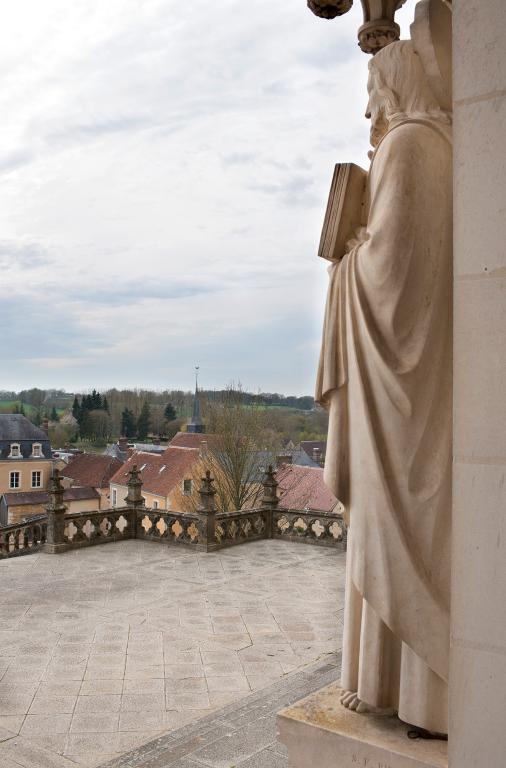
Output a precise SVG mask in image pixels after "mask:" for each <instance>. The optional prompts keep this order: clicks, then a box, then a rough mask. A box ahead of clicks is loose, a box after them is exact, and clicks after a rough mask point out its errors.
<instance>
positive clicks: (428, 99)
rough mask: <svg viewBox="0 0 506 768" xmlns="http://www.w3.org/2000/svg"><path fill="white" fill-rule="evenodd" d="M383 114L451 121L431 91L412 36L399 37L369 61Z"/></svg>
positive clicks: (388, 116)
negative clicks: (410, 37) (406, 37)
mask: <svg viewBox="0 0 506 768" xmlns="http://www.w3.org/2000/svg"><path fill="white" fill-rule="evenodd" d="M369 72H370V75H371V77H372V78H373V82H374V86H375V90H376V93H377V95H379V96H380V97H381V100H382V106H383V111H384V115H385V118H386V120H387V122H388V123H390V122H391V121H392V120H393V119H394V118H402V117H411V118H415V117H425V118H427V117H428V118H429V119H432V120H439V121H441V122H445V123H448V122H450V120H449V117H448V115H447V114H446V113H445V112H443V110H442V109H441V108H440V106H439V104H438V102H437V99H436V98H435V96H434V94H433V93H432V91H431V89H430V86H429V83H428V82H427V78H426V76H425V72H424V69H423V66H422V62H421V60H420V57H419V56H418V54H417V53H416V51H415V49H414V48H413V43H412V42H411V40H400V41H397V42H395V43H390V45H387V46H385V48H382V49H381V51H378V53H377V54H376V56H374V58H372V59H371V60H370V62H369Z"/></svg>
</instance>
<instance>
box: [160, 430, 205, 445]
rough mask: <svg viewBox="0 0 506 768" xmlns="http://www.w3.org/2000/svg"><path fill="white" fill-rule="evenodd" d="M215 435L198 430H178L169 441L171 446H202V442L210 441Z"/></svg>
mask: <svg viewBox="0 0 506 768" xmlns="http://www.w3.org/2000/svg"><path fill="white" fill-rule="evenodd" d="M212 439H213V435H206V434H203V433H200V434H199V433H198V432H178V433H177V435H174V437H173V438H172V440H171V441H170V443H169V448H200V446H201V444H202V442H204V443H205V442H207V443H209V441H210V440H212Z"/></svg>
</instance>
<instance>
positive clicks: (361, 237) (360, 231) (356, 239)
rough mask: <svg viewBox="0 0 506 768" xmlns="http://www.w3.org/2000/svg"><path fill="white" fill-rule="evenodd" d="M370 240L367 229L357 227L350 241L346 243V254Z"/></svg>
mask: <svg viewBox="0 0 506 768" xmlns="http://www.w3.org/2000/svg"><path fill="white" fill-rule="evenodd" d="M368 239H369V235H368V234H367V227H357V229H356V230H355V231H354V232H353V234H352V236H351V237H350V239H349V240H347V241H346V246H345V251H344V252H345V253H349V252H350V251H352V250H353V249H354V248H356V247H357V245H362V243H365V241H366V240H368Z"/></svg>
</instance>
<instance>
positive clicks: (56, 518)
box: [0, 466, 346, 557]
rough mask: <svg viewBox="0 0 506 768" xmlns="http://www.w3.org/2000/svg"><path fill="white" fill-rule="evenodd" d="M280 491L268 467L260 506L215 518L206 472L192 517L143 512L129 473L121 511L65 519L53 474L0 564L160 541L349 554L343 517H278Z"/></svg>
mask: <svg viewBox="0 0 506 768" xmlns="http://www.w3.org/2000/svg"><path fill="white" fill-rule="evenodd" d="M277 486H278V484H277V481H276V473H275V472H274V471H273V469H272V467H269V468H268V470H267V471H266V473H265V479H264V483H263V496H262V499H261V502H260V506H259V507H257V508H255V509H242V510H239V511H233V512H218V511H217V509H216V502H215V495H216V491H215V489H214V487H213V479H212V477H211V475H210V472H206V476H205V477H204V478H202V484H201V487H200V504H199V507H198V508H197V510H196V511H195V512H176V511H165V510H159V509H148V508H146V507H145V506H144V499H143V497H142V493H141V489H142V481H141V478H140V475H139V472H138V470H137V467H135V466H134V467H133V469H132V471H131V472H130V479H129V482H128V495H127V497H126V506H124V507H117V508H114V509H106V510H101V511H98V512H77V513H75V514H70V515H69V514H67V508H66V507H65V505H64V504H63V486H62V484H61V480H60V476H59V473H58V470H56V469H55V470H54V472H53V475H52V477H51V488H50V503H49V504H48V506H47V507H46V512H47V514H46V515H40V516H39V517H37V518H32V519H31V520H28V521H25V522H23V523H17V524H15V525H10V526H7V527H6V528H0V557H12V556H14V555H19V554H28V553H29V552H33V551H36V550H37V549H41V548H43V549H44V551H45V552H48V553H50V554H58V553H60V552H65V551H67V550H69V549H77V548H79V547H85V546H92V545H94V544H107V543H108V542H111V541H123V540H125V539H144V540H148V541H159V542H162V543H166V544H171V545H177V546H181V545H183V546H186V547H188V548H190V549H193V550H195V551H204V552H212V551H215V550H218V549H222V548H223V547H232V546H235V545H237V544H243V543H245V542H248V541H256V540H258V539H270V538H276V539H286V540H289V541H299V542H304V543H306V544H318V545H320V546H332V547H337V548H340V549H345V548H346V525H345V522H344V520H343V517H342V515H341V514H339V513H338V512H333V513H330V514H329V513H319V514H317V513H315V512H308V511H303V512H301V511H300V510H286V511H284V510H280V509H278V503H279V498H278V495H277Z"/></svg>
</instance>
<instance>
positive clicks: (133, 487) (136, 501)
mask: <svg viewBox="0 0 506 768" xmlns="http://www.w3.org/2000/svg"><path fill="white" fill-rule="evenodd" d="M129 474H130V477H129V480H128V493H127V496H126V499H125V501H126V503H127V504H128V506H136V507H141V506H143V505H144V498H143V496H142V493H141V489H142V480H141V475H140V472H139V470H138V469H137V464H134V465H133V467H132V469H131V470H130V472H129Z"/></svg>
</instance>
